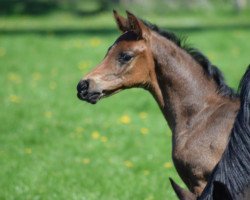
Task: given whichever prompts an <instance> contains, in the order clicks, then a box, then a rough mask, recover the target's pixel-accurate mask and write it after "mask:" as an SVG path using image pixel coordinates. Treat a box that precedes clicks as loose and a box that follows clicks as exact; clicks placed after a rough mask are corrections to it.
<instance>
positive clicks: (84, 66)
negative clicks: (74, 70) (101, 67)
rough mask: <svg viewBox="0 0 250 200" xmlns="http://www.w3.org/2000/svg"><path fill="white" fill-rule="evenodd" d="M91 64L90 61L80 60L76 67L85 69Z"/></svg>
mask: <svg viewBox="0 0 250 200" xmlns="http://www.w3.org/2000/svg"><path fill="white" fill-rule="evenodd" d="M90 65H91V62H90V61H81V62H80V63H79V64H78V69H80V70H85V69H87V68H88V67H90Z"/></svg>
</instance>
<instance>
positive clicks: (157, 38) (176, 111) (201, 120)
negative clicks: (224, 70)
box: [77, 11, 240, 195]
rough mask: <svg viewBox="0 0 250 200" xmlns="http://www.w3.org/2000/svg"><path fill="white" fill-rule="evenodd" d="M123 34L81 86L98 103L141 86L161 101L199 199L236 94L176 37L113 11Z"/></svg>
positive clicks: (184, 172) (181, 168) (177, 160)
mask: <svg viewBox="0 0 250 200" xmlns="http://www.w3.org/2000/svg"><path fill="white" fill-rule="evenodd" d="M114 18H115V21H116V23H117V25H118V28H119V30H120V31H121V32H122V34H121V35H120V36H119V37H118V39H116V41H115V42H114V43H113V44H112V45H111V46H110V48H109V49H108V52H107V53H106V55H105V57H104V59H103V61H102V62H101V63H100V64H99V65H98V66H96V67H95V68H94V69H93V70H92V71H91V72H89V73H88V74H87V75H85V76H84V77H83V78H82V79H81V80H80V82H79V83H78V86H77V91H78V93H77V95H78V97H79V98H80V99H81V100H84V101H87V102H89V103H92V104H95V103H97V102H98V101H99V100H100V99H102V98H104V97H108V96H110V95H112V94H115V93H117V92H119V91H122V90H124V89H128V88H132V87H140V88H144V89H146V90H148V91H149V92H150V93H151V94H152V95H153V97H154V98H155V100H156V101H157V103H158V105H159V107H160V109H161V111H162V113H163V115H164V117H165V119H166V121H167V122H168V125H169V127H170V128H171V130H172V142H173V145H172V148H173V149H172V158H173V162H174V165H175V167H176V169H177V172H178V173H179V175H180V177H181V178H182V180H183V181H184V182H185V184H186V185H187V186H188V188H189V189H190V191H192V192H193V193H195V194H196V195H200V194H201V192H202V191H203V189H204V187H205V185H206V184H207V181H208V178H209V176H210V174H211V172H212V170H213V168H214V167H215V165H216V164H217V163H218V161H219V160H220V158H221V155H222V153H223V151H224V150H225V148H226V145H227V143H228V137H229V134H230V131H231V129H232V126H233V123H234V121H235V117H236V114H237V112H238V110H239V106H240V102H239V98H238V97H237V95H236V94H235V93H234V92H233V91H232V90H231V89H230V88H229V87H228V86H227V85H226V84H225V83H224V79H223V76H222V74H221V72H220V71H219V70H218V68H216V67H215V66H213V65H212V64H211V63H210V62H209V60H208V59H207V58H206V57H205V56H204V55H203V54H202V53H201V52H199V51H198V50H196V49H194V48H192V47H189V46H187V45H185V44H184V43H183V41H182V40H181V39H180V38H178V37H177V36H176V35H175V34H174V33H172V32H169V31H163V30H160V29H159V28H158V27H157V26H155V25H152V24H150V23H148V22H145V21H143V20H140V19H138V18H137V17H136V16H135V15H133V14H131V13H130V12H127V18H125V17H122V16H120V15H119V14H118V13H117V12H115V11H114Z"/></svg>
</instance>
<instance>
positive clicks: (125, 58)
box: [118, 53, 133, 64]
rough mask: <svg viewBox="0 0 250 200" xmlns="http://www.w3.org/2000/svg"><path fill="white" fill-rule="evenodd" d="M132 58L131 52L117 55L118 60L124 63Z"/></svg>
mask: <svg viewBox="0 0 250 200" xmlns="http://www.w3.org/2000/svg"><path fill="white" fill-rule="evenodd" d="M132 58H133V55H132V54H129V53H121V54H120V55H119V58H118V60H119V62H120V63H122V64H125V63H127V62H129V61H130V60H131V59H132Z"/></svg>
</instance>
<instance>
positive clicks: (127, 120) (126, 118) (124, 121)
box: [119, 115, 131, 124]
mask: <svg viewBox="0 0 250 200" xmlns="http://www.w3.org/2000/svg"><path fill="white" fill-rule="evenodd" d="M119 121H120V123H122V124H129V123H131V118H130V117H129V116H128V115H123V116H121V117H120V119H119Z"/></svg>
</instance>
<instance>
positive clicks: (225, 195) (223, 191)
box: [213, 181, 233, 200]
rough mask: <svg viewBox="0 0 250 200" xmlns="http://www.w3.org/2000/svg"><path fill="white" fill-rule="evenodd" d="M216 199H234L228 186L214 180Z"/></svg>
mask: <svg viewBox="0 0 250 200" xmlns="http://www.w3.org/2000/svg"><path fill="white" fill-rule="evenodd" d="M213 184H214V191H213V199H214V200H233V198H232V196H231V194H230V192H229V190H228V188H227V186H226V185H225V184H223V183H221V182H219V181H214V183H213Z"/></svg>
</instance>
